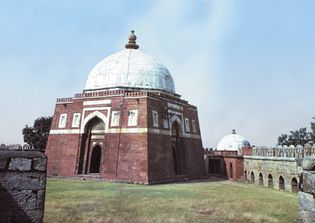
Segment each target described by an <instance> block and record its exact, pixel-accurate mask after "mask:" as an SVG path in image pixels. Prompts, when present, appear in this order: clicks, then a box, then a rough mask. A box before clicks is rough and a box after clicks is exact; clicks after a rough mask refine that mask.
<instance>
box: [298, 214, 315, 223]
mask: <svg viewBox="0 0 315 223" xmlns="http://www.w3.org/2000/svg"><path fill="white" fill-rule="evenodd" d="M299 222H300V223H314V222H315V213H314V212H310V211H299Z"/></svg>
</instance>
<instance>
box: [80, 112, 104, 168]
mask: <svg viewBox="0 0 315 223" xmlns="http://www.w3.org/2000/svg"><path fill="white" fill-rule="evenodd" d="M104 137H105V124H104V122H103V121H102V120H101V119H100V118H98V117H97V116H95V117H94V118H92V119H91V120H90V121H89V122H88V123H87V124H86V126H85V129H84V134H83V135H82V138H81V148H80V154H79V163H78V174H89V173H99V172H100V166H101V151H102V149H101V146H100V145H101V144H102V143H103V141H104ZM95 145H97V146H95Z"/></svg>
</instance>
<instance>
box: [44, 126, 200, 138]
mask: <svg viewBox="0 0 315 223" xmlns="http://www.w3.org/2000/svg"><path fill="white" fill-rule="evenodd" d="M80 133H81V132H80V130H79V129H52V130H50V132H49V134H50V135H58V134H80ZM111 133H112V134H117V133H136V134H138V133H151V134H158V135H169V136H170V135H171V131H170V130H164V129H154V128H111V129H106V130H105V134H111ZM182 137H185V138H192V139H200V138H201V137H200V135H198V134H188V133H184V134H183V135H182Z"/></svg>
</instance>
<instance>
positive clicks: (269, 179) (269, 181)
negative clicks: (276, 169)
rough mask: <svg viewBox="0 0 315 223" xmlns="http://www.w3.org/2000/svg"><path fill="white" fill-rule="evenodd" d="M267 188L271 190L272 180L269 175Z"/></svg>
mask: <svg viewBox="0 0 315 223" xmlns="http://www.w3.org/2000/svg"><path fill="white" fill-rule="evenodd" d="M268 187H269V188H273V179H272V175H271V174H270V173H269V174H268Z"/></svg>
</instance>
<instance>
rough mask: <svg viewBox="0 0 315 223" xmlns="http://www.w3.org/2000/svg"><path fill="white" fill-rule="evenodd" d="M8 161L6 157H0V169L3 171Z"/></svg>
mask: <svg viewBox="0 0 315 223" xmlns="http://www.w3.org/2000/svg"><path fill="white" fill-rule="evenodd" d="M8 161H9V159H8V158H4V157H0V171H3V170H5V169H6V168H7V165H8Z"/></svg>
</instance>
